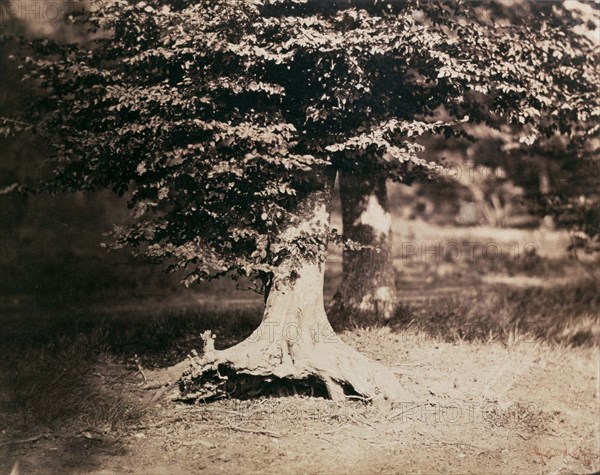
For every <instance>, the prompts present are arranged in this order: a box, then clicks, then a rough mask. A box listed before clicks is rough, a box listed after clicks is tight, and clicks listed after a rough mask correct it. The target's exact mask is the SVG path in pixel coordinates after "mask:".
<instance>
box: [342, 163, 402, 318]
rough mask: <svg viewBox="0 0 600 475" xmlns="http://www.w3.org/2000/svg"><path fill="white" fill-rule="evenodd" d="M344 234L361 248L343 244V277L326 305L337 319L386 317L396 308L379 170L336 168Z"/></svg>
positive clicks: (384, 195)
mask: <svg viewBox="0 0 600 475" xmlns="http://www.w3.org/2000/svg"><path fill="white" fill-rule="evenodd" d="M340 197H341V202H342V221H343V233H344V238H347V239H351V240H352V241H355V242H357V243H359V244H361V245H365V246H369V247H366V248H362V249H356V250H352V249H344V251H343V263H342V270H343V275H342V282H341V284H340V286H339V288H338V290H337V293H336V294H335V296H334V298H333V301H332V304H331V311H332V312H334V313H335V315H336V320H338V319H342V320H347V319H352V318H357V319H361V317H371V318H372V317H374V318H376V319H384V320H386V319H389V318H391V317H392V316H393V314H394V311H395V309H396V283H395V270H394V263H393V255H392V220H391V216H390V209H389V203H388V197H387V187H386V178H385V176H384V175H383V173H371V174H369V175H366V174H362V173H351V172H341V173H340Z"/></svg>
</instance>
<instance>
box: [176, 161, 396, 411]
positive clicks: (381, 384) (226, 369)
mask: <svg viewBox="0 0 600 475" xmlns="http://www.w3.org/2000/svg"><path fill="white" fill-rule="evenodd" d="M333 179H334V177H332V176H331V173H327V174H324V175H323V176H322V185H321V186H320V187H319V188H318V189H316V190H314V191H312V192H310V193H308V194H307V195H306V196H305V197H304V198H302V200H301V202H300V203H299V205H298V207H297V208H296V210H295V214H296V216H297V220H296V221H295V222H291V223H290V224H289V226H288V227H287V229H286V230H285V231H284V232H285V233H286V234H287V236H286V237H287V238H292V239H293V238H294V236H296V235H298V236H299V235H300V233H302V232H306V231H308V230H312V232H315V231H316V232H323V233H326V232H327V231H328V229H329V217H330V206H331V194H332V188H333ZM325 258H326V249H325V248H323V249H322V250H321V251H319V252H318V256H317V258H316V259H306V260H304V261H303V262H301V263H300V264H299V265H296V266H295V267H294V270H293V271H292V277H291V278H289V277H288V275H287V271H288V270H289V266H290V265H291V263H290V262H284V263H282V264H281V265H280V266H279V268H280V269H281V272H280V273H275V274H274V275H273V280H272V284H271V286H270V290H269V294H268V297H267V300H266V304H265V310H264V315H263V319H262V322H261V324H260V326H259V327H258V328H257V329H256V330H255V331H254V332H253V333H252V335H251V336H250V337H248V338H247V339H246V340H244V341H242V342H241V343H239V344H237V345H235V346H233V347H231V348H228V349H226V350H222V351H218V350H215V349H214V340H213V336H212V335H210V333H208V334H205V335H204V337H203V338H205V342H206V344H205V352H204V354H203V355H202V356H201V357H196V358H193V359H192V364H193V367H192V369H191V370H189V371H188V372H187V373H186V374H185V375H184V377H183V378H182V379H181V381H180V390H181V394H180V398H181V399H184V400H185V399H187V400H189V399H192V400H197V399H213V398H218V397H223V396H226V395H229V396H237V397H241V398H244V397H252V396H257V395H259V394H273V391H274V390H275V389H276V390H277V391H281V390H283V391H289V392H291V393H296V392H301V393H304V394H317V395H323V396H328V397H330V398H332V399H335V400H344V399H346V398H347V397H348V396H350V397H352V396H353V397H358V398H361V399H365V400H371V401H381V400H398V399H399V398H400V397H401V396H402V391H401V387H400V384H399V383H398V380H397V379H396V377H395V376H394V374H393V373H392V372H391V371H389V370H388V369H386V368H385V367H384V366H382V365H380V364H378V363H375V362H372V361H370V360H369V359H368V358H367V357H365V356H364V355H362V354H361V353H359V352H357V351H356V350H354V349H352V348H350V347H349V346H347V345H346V344H345V343H343V342H342V341H341V340H340V339H339V337H338V336H337V335H336V334H335V333H334V332H333V330H332V328H331V325H330V324H329V322H328V320H327V315H326V313H325V309H324V301H323V280H324V271H325ZM274 388H275V389H274ZM404 396H406V393H405V394H404Z"/></svg>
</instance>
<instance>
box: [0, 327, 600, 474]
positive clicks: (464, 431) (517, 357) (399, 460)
mask: <svg viewBox="0 0 600 475" xmlns="http://www.w3.org/2000/svg"><path fill="white" fill-rule="evenodd" d="M344 339H345V340H347V341H348V342H349V343H351V344H352V345H354V346H355V347H357V348H359V349H360V350H362V351H364V352H365V353H367V354H368V355H369V356H371V357H373V358H376V359H379V360H381V361H382V362H384V363H385V364H387V365H389V366H392V367H394V368H395V369H396V370H397V372H398V374H399V377H400V379H401V381H403V382H404V383H405V385H406V387H407V388H409V389H410V390H411V391H412V392H413V394H414V398H413V400H412V401H406V402H404V403H402V404H399V405H397V406H396V407H395V408H393V409H392V410H388V409H380V408H376V407H368V406H364V405H362V404H360V403H347V404H344V405H336V404H335V403H333V402H330V401H325V400H321V399H309V398H300V397H295V398H279V399H260V400H255V401H232V400H228V401H221V402H217V403H213V404H210V405H205V406H184V405H176V404H173V403H170V402H168V401H163V402H161V403H159V404H157V405H156V407H154V408H153V409H152V410H151V411H150V414H149V415H148V416H146V417H145V418H144V419H143V420H142V421H141V422H140V424H141V425H140V426H138V427H131V428H129V430H127V431H125V432H124V433H121V434H99V433H94V432H85V431H84V432H82V433H79V434H76V435H73V434H71V435H70V436H63V437H60V436H59V435H58V434H51V435H49V436H48V437H42V438H40V439H38V440H36V441H33V442H29V443H24V444H20V445H19V446H18V447H16V448H14V450H11V451H10V452H8V451H7V450H6V448H4V449H3V452H2V455H3V458H4V461H3V463H2V466H3V467H10V465H8V463H10V464H11V465H12V463H13V462H12V461H13V460H15V459H18V460H19V466H20V473H22V474H25V473H27V474H30V473H31V474H38V473H60V474H66V473H77V474H97V475H99V474H109V473H119V474H120V473H144V474H169V475H170V474H188V473H273V474H275V473H461V474H462V473H503V474H505V473H592V472H594V471H597V470H598V469H600V462H599V461H600V445H599V444H600V428H599V423H598V421H600V409H599V404H598V363H599V361H598V352H597V350H593V349H587V350H583V349H577V350H571V349H561V348H553V349H550V348H549V347H547V346H545V345H539V344H536V343H533V342H519V343H516V344H514V345H512V346H511V347H509V348H507V347H505V346H502V345H500V344H496V343H490V344H486V345H483V344H474V343H459V344H450V343H440V342H435V341H434V340H432V339H430V338H426V337H421V336H419V335H406V334H401V335H400V334H394V333H392V332H390V330H388V329H377V330H360V331H356V332H351V333H346V334H345V335H344ZM5 457H7V458H5ZM8 458H10V462H9V459H8Z"/></svg>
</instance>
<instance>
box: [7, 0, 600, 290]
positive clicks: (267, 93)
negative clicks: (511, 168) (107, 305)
mask: <svg viewBox="0 0 600 475" xmlns="http://www.w3.org/2000/svg"><path fill="white" fill-rule="evenodd" d="M494 8H495V4H493V3H489V2H482V3H477V2H461V1H452V2H437V1H419V0H413V1H406V2H399V1H391V2H381V1H362V0H357V1H352V0H344V1H333V0H332V1H327V2H320V1H317V0H314V1H313V0H288V1H283V0H264V1H263V0H205V1H202V2H190V1H186V0H170V1H165V0H160V1H141V2H130V1H125V0H115V1H110V2H100V3H98V4H93V6H92V8H91V11H90V12H87V13H85V14H82V15H76V16H74V17H73V18H72V19H71V21H72V22H73V23H74V24H76V25H77V26H78V28H81V27H85V28H87V29H88V32H89V33H88V35H86V36H85V38H84V39H77V40H74V41H72V42H66V41H53V40H48V39H34V40H24V42H23V51H24V54H23V57H22V58H21V59H22V60H23V61H24V63H23V69H24V71H25V76H26V78H28V79H29V80H30V81H31V82H32V83H33V84H35V85H36V87H39V88H41V90H43V91H44V93H43V94H42V95H40V96H39V97H40V100H39V101H35V102H34V103H32V105H31V106H32V107H31V109H30V110H29V111H28V112H27V114H26V115H25V116H24V117H23V118H20V119H18V120H17V121H15V120H13V119H11V120H6V121H5V123H4V124H5V127H4V131H5V132H6V131H11V132H14V131H15V130H20V129H26V130H29V131H33V132H35V133H37V134H40V135H42V136H44V137H45V139H46V140H47V141H48V143H49V144H51V146H52V153H53V163H54V169H55V175H54V178H53V179H52V180H50V181H47V182H45V183H44V184H43V185H40V186H39V187H38V188H40V187H41V188H46V189H51V190H67V191H68V190H81V189H84V190H95V189H98V188H101V187H110V188H112V189H113V190H114V191H115V192H116V193H118V194H120V195H122V194H126V196H127V197H128V203H129V206H130V208H131V209H132V218H131V221H130V222H129V223H128V225H127V226H125V227H122V228H118V229H117V242H118V243H119V244H120V245H125V244H131V245H135V246H139V247H140V249H141V250H142V251H144V252H146V253H147V254H148V255H150V256H152V257H154V258H156V259H158V260H160V261H166V262H168V263H169V264H170V265H171V267H172V268H186V269H188V270H189V272H190V273H189V276H188V278H187V279H186V282H187V283H190V282H193V281H195V280H198V279H210V278H214V277H217V276H220V275H224V274H227V273H234V274H236V273H237V274H241V275H246V276H249V277H251V278H254V277H256V276H258V275H261V274H262V273H269V272H271V271H272V270H273V269H274V266H277V265H278V263H279V262H281V261H282V260H283V259H284V258H286V257H289V256H290V255H291V256H294V255H295V256H304V257H306V256H308V257H310V255H311V254H312V253H314V252H315V250H316V249H318V248H319V247H321V246H322V245H323V243H324V242H325V240H326V239H327V236H322V235H318V234H317V235H308V234H306V235H303V236H302V237H301V238H298V237H295V238H294V240H293V242H288V241H286V239H285V237H284V234H283V233H282V232H281V230H282V228H283V227H285V225H286V223H287V222H288V220H289V217H290V213H293V212H294V205H295V203H297V202H298V201H299V200H300V199H301V198H302V195H303V194H305V193H307V192H309V191H310V190H311V187H313V186H316V185H318V183H316V180H315V176H316V174H315V173H313V172H314V171H315V170H317V169H320V168H322V167H326V166H331V165H333V166H336V167H360V168H363V169H366V170H369V169H372V168H373V167H379V168H383V169H385V170H386V171H387V173H388V175H389V176H390V177H391V178H394V179H396V180H399V181H406V182H409V181H410V180H411V179H413V178H414V177H415V176H417V175H419V174H425V175H428V174H432V173H435V172H437V171H439V170H440V165H439V164H437V163H432V162H429V161H427V160H425V159H424V158H423V157H424V156H425V155H424V150H423V147H422V146H420V145H419V144H418V142H417V140H416V138H417V137H419V136H421V135H424V134H442V135H446V136H450V135H463V136H468V134H467V132H465V129H463V128H462V127H461V125H462V124H463V123H465V122H467V121H468V122H470V123H482V124H486V125H488V126H489V127H492V128H498V127H499V124H501V123H506V124H510V125H511V126H512V127H514V129H515V130H516V131H518V137H519V140H518V143H519V144H520V145H519V146H520V147H528V148H530V149H534V148H535V147H538V146H542V145H543V144H544V143H545V141H546V140H547V139H548V138H552V137H555V136H557V135H562V136H563V137H567V141H568V143H569V147H570V150H572V151H573V154H574V155H578V154H579V153H580V151H582V150H586V145H585V144H586V143H589V142H590V136H591V135H592V134H597V133H598V124H597V118H598V116H599V115H600V107H599V106H598V103H597V87H598V77H597V74H595V71H594V65H595V61H596V59H597V49H594V46H595V45H593V44H592V43H591V42H589V41H588V40H587V39H585V38H584V37H581V36H575V35H571V34H569V31H570V28H572V27H573V25H572V24H571V23H572V22H570V21H566V20H561V21H557V20H556V18H557V15H556V14H555V13H556V12H553V11H551V9H552V8H556V7H555V6H554V4H552V5H547V6H540V7H538V8H536V9H533V10H532V11H531V12H529V11H527V12H526V14H524V15H521V16H520V20H519V21H518V22H515V21H512V22H510V21H506V22H504V21H500V22H496V21H494V20H493V18H494V17H495V16H494V15H495V13H494ZM566 14H568V12H566ZM568 18H571V17H568ZM572 21H573V22H577V19H576V18H575V17H572ZM588 149H589V146H588Z"/></svg>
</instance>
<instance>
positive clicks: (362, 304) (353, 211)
mask: <svg viewBox="0 0 600 475" xmlns="http://www.w3.org/2000/svg"><path fill="white" fill-rule="evenodd" d="M468 7H469V8H468V9H465V10H470V11H469V12H467V11H465V12H464V13H465V16H466V17H468V16H469V15H470V14H473V13H475V14H476V15H477V16H478V18H479V20H480V21H481V22H482V23H486V24H487V25H488V26H492V25H493V26H494V27H500V28H505V29H506V31H509V30H513V31H514V30H518V29H520V30H522V32H523V33H525V32H526V31H529V32H530V33H531V36H530V37H529V38H528V39H527V38H525V37H524V36H520V38H519V39H518V44H515V45H513V48H514V49H516V50H518V49H521V48H524V51H527V49H528V48H529V46H527V44H528V43H532V42H533V43H536V47H539V46H542V45H546V46H545V47H544V51H545V54H546V56H548V54H550V56H553V57H554V58H553V59H552V61H550V62H548V63H547V64H546V67H545V72H544V74H549V75H553V74H554V71H553V70H552V69H551V63H552V62H554V61H556V59H558V61H557V63H562V64H563V65H564V66H566V65H567V64H568V63H569V62H570V61H571V60H570V59H566V58H564V57H562V53H561V52H560V51H561V49H560V48H559V49H557V50H554V51H552V48H549V46H550V45H554V46H556V45H555V44H554V42H555V41H556V40H557V37H556V36H555V35H557V34H558V35H560V36H562V37H563V38H564V40H565V41H567V40H568V44H569V47H570V48H573V49H575V50H577V51H578V54H579V55H581V56H584V55H590V57H593V56H594V55H596V54H597V47H598V44H599V41H600V38H599V37H598V29H599V28H600V27H599V22H600V12H599V11H598V8H597V5H594V4H592V3H586V2H577V1H570V2H528V1H521V0H515V1H511V2H503V1H495V0H489V1H485V0H484V1H478V2H469V5H468ZM438 11H439V8H438V6H436V5H434V4H432V3H428V2H421V4H420V5H419V8H418V9H416V10H414V11H413V14H414V15H417V16H418V17H419V20H420V22H421V23H422V24H426V25H429V26H430V27H431V29H430V31H432V30H434V29H435V28H436V27H437V26H439V25H440V22H441V23H442V24H443V21H444V20H443V19H442V20H440V18H439V17H438V16H437V15H438ZM455 13H456V12H455ZM459 16H460V13H459ZM456 20H457V19H456V18H453V21H456ZM463 20H464V21H467V22H468V21H469V20H467V19H466V18H464V19H463ZM459 21H460V20H459ZM549 28H550V30H549ZM552 38H554V39H552ZM490 39H491V38H490ZM456 40H457V43H456V44H457V45H460V46H461V47H462V48H464V49H465V52H468V51H472V52H474V51H475V50H474V49H473V44H472V38H469V36H468V35H462V36H460V37H458V38H456ZM463 40H464V41H463ZM491 40H492V41H494V40H493V39H491ZM524 40H525V41H524ZM534 51H535V49H532V50H531V52H532V53H533V52H534ZM594 51H595V52H594ZM517 56H518V55H515V58H514V59H515V61H520V62H525V63H527V62H529V63H531V66H532V67H534V68H542V69H544V66H543V65H541V64H539V62H538V61H540V59H541V57H536V56H534V55H531V56H527V55H523V54H521V55H520V56H519V57H517ZM564 66H563V67H564ZM589 66H590V64H589V63H588V64H587V65H586V64H582V63H580V62H572V63H570V64H569V67H571V68H573V72H575V71H578V72H587V74H588V76H587V78H586V80H590V79H592V77H591V74H593V73H592V72H591V70H589ZM454 70H455V71H457V70H456V69H454ZM423 71H424V68H423V67H422V66H420V68H419V69H418V72H419V74H423ZM411 72H412V71H411V69H410V67H409V68H406V69H405V70H404V73H405V74H404V76H405V77H406V76H407V74H406V73H408V76H410V73H411ZM511 73H512V74H513V75H514V77H516V76H517V75H520V74H530V70H529V68H527V67H525V68H524V69H521V68H517V69H514V70H513V71H511ZM436 74H437V69H436V66H434V65H433V64H432V70H431V71H429V72H426V73H425V74H424V75H425V76H426V77H429V78H430V80H433V79H435V78H436ZM523 79H524V83H526V82H527V78H523ZM572 80H576V79H575V77H573V78H572ZM421 86H422V85H421V84H415V83H414V82H411V81H404V82H403V91H402V93H403V94H402V98H403V100H404V101H405V102H406V109H412V114H413V115H412V117H413V119H421V120H427V121H431V120H435V117H436V114H439V113H440V112H441V111H440V110H439V109H435V108H431V107H424V108H423V107H421V106H420V104H421V103H420V102H419V100H416V101H415V99H418V98H419V95H420V94H422V93H423V91H422V90H421ZM479 92H482V93H483V94H479V95H478V96H475V98H476V100H472V102H471V103H470V104H467V103H463V104H462V108H461V110H462V111H463V112H464V113H468V114H472V115H473V113H475V114H477V115H480V114H481V113H482V106H483V108H484V109H483V110H485V109H488V106H487V104H485V101H486V100H487V96H488V93H487V91H484V90H483V89H480V90H479ZM515 92H516V91H515V90H513V91H512V93H513V94H514V93H515ZM440 93H441V101H439V98H438V99H436V98H434V97H431V95H435V94H440ZM427 94H429V95H430V97H429V98H428V99H429V101H430V103H436V102H437V103H438V104H440V103H441V104H442V105H443V104H445V102H444V101H445V100H446V99H447V92H446V91H444V90H440V89H436V88H430V89H428V90H427ZM471 99H473V96H472V97H471ZM515 99H516V101H517V103H518V102H519V101H520V99H519V98H518V97H514V96H513V97H512V98H511V97H510V94H509V95H507V96H505V97H504V100H505V101H506V102H507V105H510V106H514V105H515V102H514V100H515ZM553 105H554V106H556V107H559V104H558V103H556V104H553ZM531 106H532V107H533V108H534V109H538V107H539V105H537V104H531ZM545 106H551V104H545ZM469 107H473V108H476V109H477V110H476V111H471V110H469ZM488 112H490V113H488V116H487V117H486V120H485V125H486V126H487V127H489V128H491V129H493V131H495V132H493V133H495V134H496V136H499V137H502V140H501V141H502V142H504V143H503V148H504V154H505V156H504V160H503V161H504V162H508V163H509V167H508V170H507V171H508V172H509V173H511V175H510V177H509V178H511V179H514V180H516V181H517V182H518V183H520V182H521V181H522V178H523V177H521V176H520V175H519V173H513V172H514V171H515V170H521V169H522V165H523V158H525V159H526V160H528V162H530V163H531V164H532V165H533V166H534V167H536V168H539V172H538V173H539V176H540V179H544V178H545V179H546V180H548V179H549V178H548V170H547V167H548V166H550V167H552V168H553V169H555V170H556V169H557V168H560V170H557V173H555V174H556V175H557V176H556V179H555V180H554V181H555V183H556V186H554V187H553V188H554V189H553V190H552V191H550V190H549V189H548V190H546V191H545V192H542V194H541V195H540V194H535V193H534V194H531V193H528V196H527V197H528V198H530V201H535V203H537V204H534V208H535V209H537V210H538V211H541V212H542V213H546V214H551V215H553V216H554V217H555V221H556V222H557V223H559V225H567V226H570V229H571V231H572V232H573V239H574V240H575V241H578V240H579V241H582V242H585V243H586V246H587V247H590V245H589V243H590V242H593V243H596V242H597V241H598V239H599V238H600V237H599V236H598V234H599V233H598V232H597V231H595V230H596V229H597V226H595V225H594V224H593V223H595V222H596V221H597V220H596V219H594V218H590V216H591V214H593V213H594V212H595V211H594V210H595V209H597V202H598V197H597V193H593V192H592V189H593V188H594V187H595V186H597V177H598V175H599V173H600V172H599V165H598V161H597V160H594V159H593V157H594V156H595V157H597V148H598V144H597V143H596V144H590V140H593V138H592V137H593V136H594V135H597V134H595V133H594V131H592V130H589V132H590V133H589V134H587V135H586V134H584V136H586V137H587V139H585V140H586V141H588V145H586V146H584V147H582V142H581V141H575V142H574V143H572V142H571V141H570V137H568V135H569V133H570V132H572V130H571V128H570V125H573V124H575V123H577V121H576V120H572V121H571V122H570V123H567V122H565V121H564V120H563V117H556V118H557V119H558V121H557V124H556V127H557V130H560V132H561V133H556V134H549V133H548V132H547V131H546V133H545V134H543V135H545V136H546V139H545V140H534V139H533V137H532V136H530V135H529V127H530V125H529V124H530V123H531V122H530V120H529V119H525V118H523V117H521V118H519V117H517V118H516V120H515V118H514V117H513V118H512V119H509V120H506V115H504V114H495V113H494V112H495V111H493V110H489V109H488ZM405 113H406V112H405ZM542 115H544V119H543V120H544V121H545V122H546V123H548V122H549V114H543V112H542V111H541V110H540V115H539V116H540V117H541V116H542ZM408 117H410V115H408ZM423 117H427V119H423ZM550 117H551V116H550ZM581 117H585V119H584V121H585V120H587V119H589V117H586V113H585V112H584V111H582V112H581ZM469 122H470V123H469V124H468V125H471V123H472V122H473V121H472V120H471V121H469ZM581 125H583V124H581ZM584 127H585V126H584ZM588 129H589V128H588ZM467 130H468V129H467ZM567 131H569V133H567ZM432 132H433V134H432V135H436V131H435V130H434V131H432ZM443 132H444V135H446V136H447V135H448V134H449V133H453V132H454V135H460V136H462V137H466V138H468V139H469V140H470V141H479V140H480V138H479V137H477V136H475V135H473V134H472V133H470V131H469V132H468V133H464V130H454V131H452V130H444V131H443ZM535 133H536V134H537V132H535ZM488 135H489V132H488ZM561 135H562V136H561ZM588 139H589V140H588ZM442 140H443V137H442ZM574 150H575V151H576V152H575V153H574V152H573V151H574ZM584 150H586V151H587V153H586V152H584ZM583 155H586V156H585V157H583ZM487 158H489V157H485V159H487ZM590 158H591V160H590ZM560 161H562V162H563V164H562V166H559V165H558V164H559V163H560ZM511 162H512V163H513V164H512V165H510V164H511ZM514 162H521V163H520V164H519V163H514ZM454 165H456V164H454ZM567 170H568V171H567ZM459 171H460V170H459ZM455 172H456V169H455V168H454V169H453V170H452V171H449V172H448V173H446V178H452V177H454V173H455ZM467 175H468V173H467V171H466V170H462V173H459V176H457V178H461V179H462V180H461V181H463V182H464V181H465V180H470V179H471V178H470V177H469V176H467ZM565 176H571V177H574V176H576V177H578V178H572V179H570V180H566V179H565ZM388 178H389V176H388V175H387V174H385V173H381V172H379V173H378V172H377V171H374V170H373V169H372V168H371V169H368V168H365V166H364V164H361V166H360V167H353V168H350V169H349V168H345V169H342V170H340V173H339V182H340V198H341V204H342V207H341V209H342V217H343V235H344V237H345V238H347V239H350V240H352V241H355V242H358V243H360V244H361V246H355V247H346V248H344V250H343V271H342V272H343V275H342V282H341V284H340V286H339V288H338V290H337V292H336V294H335V296H334V298H333V301H332V303H331V307H330V310H331V311H332V312H333V313H334V314H335V316H336V318H337V319H339V320H342V321H348V320H357V321H360V320H362V319H364V318H367V319H373V318H375V319H376V320H386V319H389V318H391V317H392V316H393V315H394V311H395V309H396V307H397V298H396V286H395V268H394V263H393V255H392V222H391V214H390V209H389V204H388V199H387V191H386V181H387V179H388ZM407 178H408V181H410V177H402V180H401V181H404V182H406V181H407ZM567 182H568V184H567ZM583 183H585V184H586V185H583ZM563 184H564V185H566V186H567V188H568V190H567V189H565V186H563ZM577 184H579V185H581V186H577ZM468 185H472V184H471V183H469V184H468ZM540 185H541V188H540V189H541V190H543V189H544V185H545V186H546V188H547V187H548V186H549V185H548V184H547V183H541V184H540ZM483 199H484V197H479V201H480V202H482V203H483V201H482V200H483Z"/></svg>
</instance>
